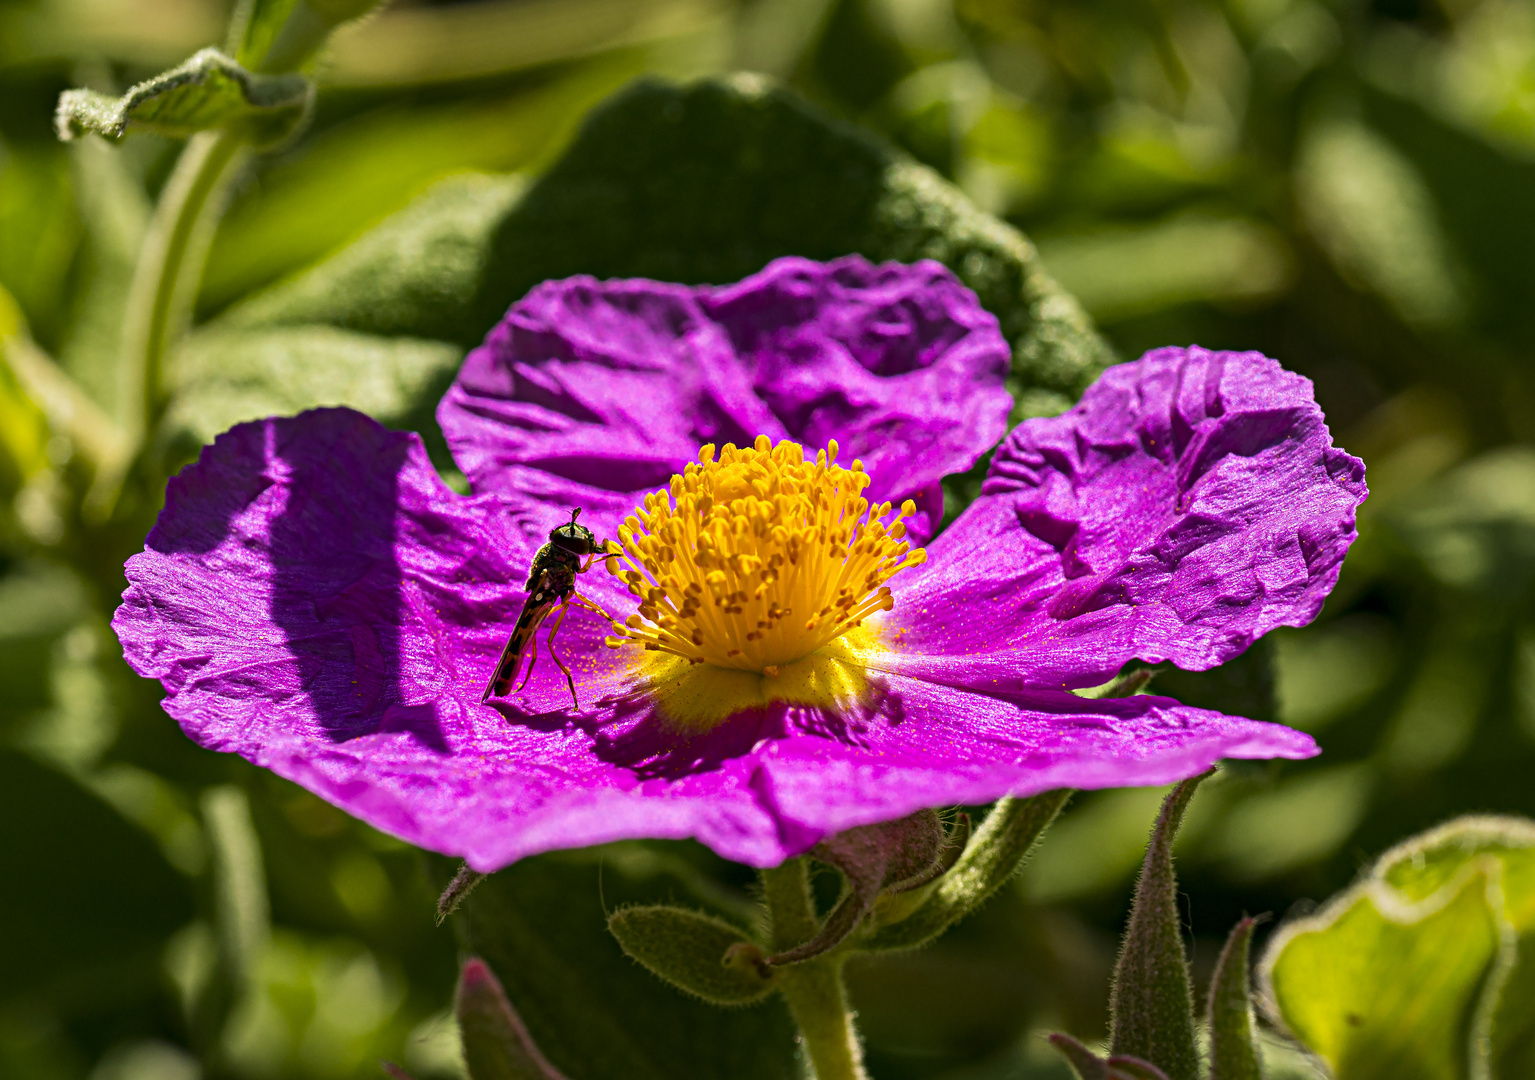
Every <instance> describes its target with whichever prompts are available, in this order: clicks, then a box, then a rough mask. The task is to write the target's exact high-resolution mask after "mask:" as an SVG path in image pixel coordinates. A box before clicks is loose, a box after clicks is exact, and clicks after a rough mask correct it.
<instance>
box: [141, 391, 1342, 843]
mask: <svg viewBox="0 0 1535 1080" xmlns="http://www.w3.org/2000/svg"><path fill="white" fill-rule="evenodd" d="M563 516H564V507H563V506H542V505H539V504H537V503H534V502H531V501H527V500H524V501H520V502H519V501H517V500H513V499H508V498H504V497H499V496H478V497H475V498H461V497H459V496H456V495H454V494H453V493H452V492H451V491H449V490H448V489H447V488H446V487H444V486H443V485H442V484H441V482H440V481H439V480H438V479H437V477H436V475H435V473H434V472H433V471H432V468H431V464H430V462H429V461H428V460H427V458H426V455H425V453H424V452H423V450H422V448H421V445H420V442H419V440H417V439H416V437H415V436H412V435H401V434H397V433H393V432H388V431H385V430H384V429H383V428H381V427H379V426H378V425H377V424H375V423H374V422H373V421H371V420H369V419H367V418H366V417H363V416H361V415H360V414H357V413H353V412H350V411H348V410H344V409H334V410H321V411H316V412H311V413H306V414H304V415H302V416H299V417H297V418H293V419H278V420H266V421H261V422H258V423H252V424H244V425H241V426H239V427H237V428H235V429H233V430H231V431H230V432H227V433H226V434H225V435H223V436H221V437H220V438H219V439H218V441H217V442H215V443H214V445H213V446H211V447H209V448H207V449H206V450H205V451H204V452H203V455H202V457H201V459H200V460H199V461H198V462H197V464H195V465H193V466H191V467H189V468H188V469H186V470H184V471H183V472H182V474H181V475H180V476H179V477H177V478H176V479H175V480H174V481H173V482H172V484H171V486H170V490H169V492H168V494H167V501H166V509H165V511H164V513H163V514H162V515H161V518H160V522H159V524H158V525H157V526H156V527H155V529H154V531H153V532H151V534H150V536H149V539H148V542H147V546H146V550H145V551H144V552H142V553H141V554H139V555H136V556H134V558H133V559H131V560H130V561H129V563H128V567H127V574H128V579H129V583H130V584H129V588H128V590H127V592H126V593H125V594H124V600H123V605H122V607H121V608H119V610H118V612H117V615H116V617H115V618H114V620H113V625H114V628H115V629H116V630H117V633H118V635H119V637H120V638H121V640H122V641H123V645H124V650H125V654H126V656H127V658H128V661H129V663H130V664H131V665H132V666H133V667H134V669H135V670H137V671H139V672H140V673H141V674H144V675H146V676H150V677H154V678H158V679H160V680H161V682H162V683H163V684H164V685H165V688H166V690H167V696H166V699H165V707H166V709H167V711H168V712H170V714H171V715H172V716H173V717H175V718H176V719H177V720H178V721H179V722H180V724H181V725H182V727H183V729H184V730H185V731H186V732H187V734H188V735H190V736H191V737H192V738H193V739H195V740H196V741H197V742H199V743H200V744H202V745H203V746H206V747H209V748H211V749H216V750H223V751H231V752H235V753H239V754H241V755H242V756H244V757H246V758H247V759H249V760H251V761H253V762H255V763H257V764H259V765H263V766H265V767H267V768H270V769H272V770H273V771H274V772H276V773H278V774H279V775H282V776H285V777H287V778H289V779H291V780H293V781H295V782H297V783H299V784H301V785H303V786H304V787H306V788H308V789H309V790H311V791H314V792H315V793H317V794H319V795H320V796H322V797H323V798H325V799H328V800H329V801H331V802H332V803H334V804H336V805H337V806H340V807H341V808H343V809H345V810H346V811H348V812H349V813H351V814H353V815H355V816H357V817H359V818H361V819H363V820H365V821H367V822H369V823H370V824H373V825H375V826H377V827H378V828H380V829H383V830H385V831H387V832H390V833H392V834H394V835H396V836H399V837H401V838H402V839H405V840H408V841H410V842H411V843H414V844H418V845H420V846H423V847H427V848H431V849H434V850H437V851H442V852H446V853H451V854H457V855H462V856H464V857H466V858H467V859H468V860H469V861H470V863H471V865H472V866H474V867H475V868H476V869H479V870H482V871H489V870H494V869H496V868H498V867H500V866H504V865H506V864H507V863H510V862H512V861H514V860H516V859H518V858H521V857H523V856H526V855H530V854H533V853H535V852H539V851H545V850H549V849H554V848H568V847H578V846H582V845H587V844H595V843H601V842H604V841H609V840H616V839H623V838H630V837H696V838H697V839H699V840H701V841H702V842H703V843H705V844H707V845H708V846H709V847H711V848H713V849H714V850H715V851H717V852H719V853H720V854H721V855H723V856H725V857H727V858H731V859H736V860H739V861H742V862H747V863H751V864H754V865H771V864H774V863H776V862H779V861H781V860H782V859H784V858H786V857H788V856H790V855H795V854H799V853H801V852H803V851H806V850H808V849H809V848H810V847H812V846H813V845H814V844H815V843H817V842H818V841H819V840H820V839H821V838H822V837H823V836H824V835H826V834H827V833H830V832H834V831H837V830H840V829H844V828H847V827H850V826H852V825H859V824H867V823H870V822H874V821H880V820H886V819H888V818H892V817H898V816H901V815H904V814H906V813H909V812H911V811H912V810H915V809H917V808H919V807H924V806H934V805H945V804H952V803H956V802H970V803H973V802H983V801H986V800H988V799H992V798H995V797H997V796H999V795H1003V794H1008V793H1014V794H1026V793H1030V792H1035V791H1041V790H1045V789H1047V788H1052V787H1060V786H1074V787H1104V786H1113V785H1121V784H1153V783H1163V782H1167V781H1170V780H1176V779H1180V778H1182V777H1184V776H1188V775H1190V774H1192V773H1195V772H1199V771H1201V770H1202V769H1203V768H1204V767H1205V766H1206V765H1208V764H1209V763H1210V762H1212V761H1214V760H1215V759H1217V758H1219V757H1270V756H1282V757H1302V756H1306V755H1308V754H1310V753H1312V752H1313V751H1314V747H1313V745H1312V743H1311V741H1310V740H1309V739H1308V738H1307V737H1306V736H1304V735H1301V734H1299V733H1297V732H1292V731H1289V730H1287V729H1284V728H1280V727H1277V726H1276V725H1271V724H1260V723H1256V722H1254V721H1249V720H1242V719H1238V718H1232V717H1223V716H1220V715H1219V714H1215V713H1210V712H1206V711H1203V710H1199V709H1190V708H1185V707H1183V706H1180V705H1178V704H1176V703H1175V702H1172V701H1168V700H1166V699H1161V698H1151V697H1138V698H1133V699H1126V700H1120V701H1088V700H1085V699H1082V698H1078V697H1076V696H1074V695H1070V694H1062V693H1055V692H1050V691H1035V692H1030V693H1027V694H1007V693H996V694H978V693H974V692H970V691H964V690H958V689H954V688H951V687H946V686H941V685H936V684H934V683H932V682H927V681H923V680H921V679H913V678H908V677H905V676H902V675H880V674H876V675H875V677H874V679H873V680H872V681H873V684H874V685H873V687H872V689H873V692H872V693H871V694H870V695H869V696H868V698H867V700H866V702H865V704H864V705H862V706H860V707H859V708H857V709H855V710H853V714H851V715H849V714H847V713H845V712H838V713H828V712H824V711H821V710H817V709H811V708H806V707H801V706H792V705H785V704H775V705H771V706H768V707H766V708H761V709H755V710H750V711H747V712H744V713H742V714H740V715H738V716H736V717H733V718H732V719H731V720H729V721H727V722H726V723H725V724H723V725H721V726H720V727H718V728H716V729H714V730H712V731H710V732H708V733H706V734H703V735H699V736H694V737H691V738H689V737H684V736H681V735H679V734H678V733H677V732H676V731H675V728H674V727H673V726H671V725H670V723H669V721H667V720H666V718H665V717H662V716H660V715H658V714H657V712H656V709H655V706H654V705H653V703H652V702H651V700H650V699H647V698H642V697H636V696H634V695H632V694H626V693H625V691H626V690H627V689H628V686H627V681H626V673H625V671H624V670H623V669H622V668H621V667H620V665H621V663H622V658H621V657H620V656H619V654H617V653H614V652H613V651H611V650H605V649H602V648H600V647H599V639H600V638H601V636H602V635H603V633H604V631H605V627H604V626H603V624H602V622H601V621H600V620H599V619H597V618H595V617H594V616H592V615H590V614H589V613H587V612H585V611H581V610H576V611H573V612H572V614H571V617H570V622H569V623H568V624H567V626H566V627H565V629H564V630H562V632H561V635H560V639H559V640H560V642H561V645H562V655H563V656H564V658H565V659H566V661H567V662H569V663H570V665H571V667H572V669H573V670H574V671H575V673H576V679H577V686H578V687H579V689H580V691H581V694H582V700H583V708H582V709H580V710H574V709H571V708H570V707H569V702H568V696H567V695H568V690H567V688H566V686H565V683H564V680H563V678H562V677H561V676H560V675H559V674H558V672H557V671H556V670H554V668H553V666H552V665H550V664H548V663H547V662H544V663H542V665H541V666H540V667H539V668H538V669H537V671H536V673H535V674H534V676H533V678H532V681H531V682H530V683H529V686H528V690H527V692H526V694H524V695H522V696H518V697H514V698H512V699H510V700H509V701H508V702H505V703H498V704H497V706H496V707H494V708H492V707H489V706H482V705H481V704H480V703H479V692H480V690H481V688H482V687H483V685H484V682H485V679H486V677H487V676H488V674H489V670H490V667H491V666H492V664H493V663H494V661H495V658H496V655H497V652H498V650H499V648H500V646H501V643H502V641H503V640H504V635H505V633H506V629H507V627H508V626H509V625H510V623H511V622H512V621H513V620H514V618H515V615H516V611H517V610H518V605H520V603H521V600H522V592H521V589H520V587H519V586H520V580H521V577H522V574H523V572H524V570H525V568H526V566H527V565H528V562H529V560H530V559H531V558H532V554H533V551H534V550H535V548H536V546H537V545H538V543H539V542H540V541H541V540H542V539H543V536H544V535H545V533H546V531H547V529H548V528H549V527H550V526H551V525H552V524H557V523H558V521H559V520H560V519H562V518H563ZM578 583H579V586H580V588H581V590H582V591H583V592H586V593H589V594H590V595H592V596H593V597H594V598H596V599H597V600H598V601H599V602H600V603H603V604H605V605H612V606H616V605H617V603H618V601H619V600H620V599H621V595H622V594H620V593H618V591H617V586H616V584H615V582H614V581H613V579H612V578H610V577H608V576H607V575H605V574H590V575H587V576H584V577H582V578H580V579H579V581H578Z"/></svg>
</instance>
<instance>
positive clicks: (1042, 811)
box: [859, 790, 1072, 950]
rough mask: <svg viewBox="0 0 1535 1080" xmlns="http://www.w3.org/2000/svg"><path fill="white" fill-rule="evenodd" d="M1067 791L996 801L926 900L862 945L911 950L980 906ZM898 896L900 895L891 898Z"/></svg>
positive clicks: (1026, 852)
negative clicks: (956, 860)
mask: <svg viewBox="0 0 1535 1080" xmlns="http://www.w3.org/2000/svg"><path fill="white" fill-rule="evenodd" d="M1071 795H1072V793H1071V791H1069V790H1062V791H1047V792H1044V793H1043V794H1041V795H1035V796H1033V797H1031V798H1027V799H1000V800H998V802H997V804H996V806H994V807H993V808H992V811H991V813H989V814H987V815H986V820H985V821H984V822H982V823H981V827H980V828H979V829H977V830H976V831H975V835H974V836H972V837H971V839H970V843H969V844H968V845H967V846H966V848H965V851H964V854H962V855H961V856H960V857H959V861H958V862H956V863H955V864H954V867H953V869H951V870H950V871H949V872H948V873H947V874H945V875H944V876H943V877H941V878H939V879H938V882H937V885H936V886H935V887H934V888H933V890H932V893H931V894H930V895H929V897H928V899H927V901H926V902H925V903H923V904H922V906H921V907H919V908H917V910H916V911H914V912H912V913H911V914H910V915H907V916H906V917H905V918H904V919H902V920H901V921H900V922H896V923H894V924H892V925H887V926H879V925H878V923H879V921H880V917H881V914H882V912H881V910H880V909H879V908H876V909H875V918H874V922H875V924H876V927H877V928H876V929H875V930H874V931H873V932H872V933H871V934H870V936H869V937H868V938H867V939H865V940H864V941H862V942H860V943H859V947H860V948H862V949H869V950H878V949H915V948H918V947H919V946H922V945H926V944H927V943H928V942H930V941H932V940H933V939H934V938H936V937H938V935H940V934H942V933H943V932H944V931H945V930H947V929H948V928H949V927H951V926H953V925H954V924H955V923H956V922H958V921H959V920H960V919H962V918H964V917H965V916H966V915H968V914H969V913H970V912H972V911H974V910H975V909H976V908H978V907H980V906H981V905H982V904H984V903H985V902H986V901H987V900H989V899H991V897H992V896H993V895H994V894H995V893H996V891H997V890H998V889H1000V888H1001V887H1002V886H1003V885H1004V884H1006V883H1007V881H1008V880H1009V879H1010V878H1011V877H1012V876H1013V875H1014V874H1016V873H1017V872H1018V870H1019V869H1020V868H1021V867H1022V866H1023V863H1024V860H1025V859H1027V858H1028V855H1029V852H1030V851H1031V850H1032V849H1033V847H1034V844H1035V843H1036V842H1037V841H1038V840H1039V838H1040V837H1041V836H1042V835H1044V831H1045V829H1047V828H1048V827H1049V826H1050V823H1051V822H1052V821H1054V820H1055V818H1056V815H1057V814H1059V813H1060V812H1061V808H1062V807H1064V806H1065V805H1066V801H1067V800H1068V799H1070V798H1071ZM892 899H893V900H895V901H899V900H900V896H899V895H897V896H896V897H894V898H892Z"/></svg>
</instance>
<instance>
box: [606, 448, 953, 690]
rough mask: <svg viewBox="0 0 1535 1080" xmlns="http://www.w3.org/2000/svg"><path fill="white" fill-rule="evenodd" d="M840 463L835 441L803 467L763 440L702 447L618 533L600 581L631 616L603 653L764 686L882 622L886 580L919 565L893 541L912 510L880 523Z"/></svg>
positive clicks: (860, 480)
mask: <svg viewBox="0 0 1535 1080" xmlns="http://www.w3.org/2000/svg"><path fill="white" fill-rule="evenodd" d="M837 453H838V447H837V444H836V442H835V441H832V442H831V443H829V444H828V446H827V447H826V449H825V450H820V451H817V453H816V455H815V459H814V461H806V460H805V451H804V448H803V447H802V446H800V445H799V444H798V443H794V442H790V441H789V440H787V439H786V440H783V441H781V442H779V443H778V444H777V445H776V446H775V445H774V444H773V443H772V440H770V439H769V438H768V437H767V436H766V435H759V436H757V438H756V439H754V440H753V441H752V445H751V446H750V447H744V448H743V447H736V446H734V445H733V444H730V443H727V444H725V446H723V447H720V448H718V449H716V447H715V446H713V445H712V444H711V445H708V446H705V447H703V448H702V449H700V450H699V452H698V461H697V462H696V463H693V464H689V465H688V466H687V468H686V469H684V470H683V472H682V474H681V475H679V476H674V477H672V479H671V482H670V484H668V485H667V487H666V488H665V489H664V490H661V491H657V492H654V493H652V494H650V495H647V496H645V499H644V502H643V506H642V507H641V508H639V509H636V511H635V513H634V514H633V515H631V516H630V517H629V518H628V519H627V520H626V521H625V523H624V526H623V527H622V528H620V529H619V530H618V535H619V544H618V545H617V546H619V547H621V548H622V555H621V562H622V566H621V567H620V566H615V565H614V563H617V562H619V561H620V560H617V559H615V560H612V561H610V562H609V570H610V571H611V572H612V573H614V574H616V575H617V576H618V577H619V579H620V580H622V581H623V582H624V583H625V584H626V585H628V586H629V591H630V593H631V594H633V595H634V596H636V597H637V598H639V599H640V601H641V604H640V606H639V610H638V612H636V613H635V614H631V615H629V616H628V617H627V618H626V619H625V620H624V623H622V624H618V623H615V624H614V628H613V629H614V635H615V636H614V637H610V638H608V639H607V642H606V643H607V644H608V645H610V646H611V647H613V648H619V647H621V646H623V645H627V644H635V643H639V644H641V645H643V646H644V647H645V648H646V649H647V650H650V651H660V652H666V653H672V654H674V655H676V656H680V657H683V658H684V659H686V660H689V661H690V662H692V663H707V664H712V665H714V666H716V667H724V668H738V669H743V670H748V671H760V672H763V673H765V674H770V675H771V674H776V673H777V669H778V667H779V666H780V665H782V664H788V663H793V662H794V661H796V660H799V659H801V658H802V657H805V656H808V655H810V654H811V653H813V652H815V651H816V650H817V649H819V648H821V647H822V646H823V645H826V644H827V643H828V642H830V641H832V640H834V639H836V638H837V637H839V636H841V635H842V634H844V633H846V632H847V631H849V630H851V629H852V628H853V627H855V626H858V625H860V624H861V623H862V621H863V620H864V618H866V617H867V616H868V615H870V614H872V613H874V612H876V611H888V610H889V609H890V607H891V605H892V604H893V603H894V601H893V600H892V599H891V596H890V590H889V589H888V588H887V587H885V582H887V581H889V580H890V578H891V577H892V576H894V575H895V574H896V573H898V572H899V571H901V570H903V569H905V568H906V567H908V566H915V565H917V564H918V563H921V562H922V561H924V559H925V558H926V553H925V552H923V551H922V550H920V549H918V550H912V549H911V545H910V544H908V543H905V542H903V538H904V536H905V534H906V527H905V525H904V524H902V522H901V520H900V519H901V518H903V517H906V516H909V515H911V514H913V513H915V512H916V505H915V504H914V503H913V502H912V501H911V500H910V499H908V500H906V501H905V502H904V503H902V504H901V508H900V512H899V513H897V514H896V515H895V516H894V518H892V519H891V520H888V521H883V520H881V519H882V518H888V517H890V511H891V507H890V504H889V503H884V504H879V505H874V506H871V505H870V503H869V502H868V501H867V500H866V499H864V498H863V491H864V488H866V487H867V486H868V483H869V477H868V474H867V473H865V472H864V471H863V463H862V462H861V461H854V462H853V467H852V468H850V469H847V468H843V467H841V466H839V465H837V463H836V462H837ZM794 611H804V612H811V613H812V614H811V617H810V618H809V619H808V620H807V621H803V622H802V621H800V620H795V619H791V618H789V616H790V615H791V614H792V613H793V612H794Z"/></svg>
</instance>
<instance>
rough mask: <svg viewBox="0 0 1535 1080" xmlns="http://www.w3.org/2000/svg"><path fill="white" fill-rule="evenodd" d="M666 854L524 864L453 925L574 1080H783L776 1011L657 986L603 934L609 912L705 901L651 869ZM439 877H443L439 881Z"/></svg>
mask: <svg viewBox="0 0 1535 1080" xmlns="http://www.w3.org/2000/svg"><path fill="white" fill-rule="evenodd" d="M665 850H668V849H666V848H661V847H659V846H656V847H652V846H644V847H634V846H629V847H625V848H622V849H618V850H616V851H615V850H613V849H607V850H603V849H597V850H595V851H593V852H590V853H572V854H568V855H544V856H538V857H535V858H532V859H525V860H523V861H522V862H519V863H517V864H515V865H513V866H511V867H508V868H507V869H505V870H503V871H501V872H500V873H497V874H492V875H491V876H490V877H488V878H486V879H485V881H483V882H482V883H481V884H480V885H479V886H478V887H477V888H476V889H475V890H474V892H473V893H472V894H470V896H469V897H468V899H467V900H465V901H464V903H463V905H462V906H461V907H460V908H459V911H458V914H457V915H456V916H454V918H453V920H452V922H453V925H454V927H455V928H456V929H457V930H458V931H459V935H460V938H461V940H462V941H463V943H464V945H465V947H466V948H468V949H469V950H470V951H471V952H474V953H476V954H478V955H480V956H482V957H484V958H485V960H486V962H487V963H489V964H490V966H491V968H492V969H493V970H494V971H495V972H496V974H497V976H498V977H499V978H500V979H501V981H502V983H503V984H504V985H505V987H506V991H507V996H508V997H509V998H510V999H511V1001H512V1002H513V1003H514V1004H515V1005H516V1007H517V1010H518V1012H519V1013H520V1014H521V1016H522V1017H523V1019H524V1020H525V1021H526V1023H527V1025H528V1029H529V1031H531V1032H532V1035H533V1038H534V1039H535V1041H536V1042H537V1044H538V1046H539V1047H540V1048H541V1049H542V1050H543V1052H544V1054H545V1055H546V1056H547V1057H548V1058H549V1060H550V1061H552V1062H553V1063H554V1064H555V1065H556V1066H557V1067H559V1068H560V1069H562V1070H563V1071H564V1072H566V1073H567V1074H569V1075H570V1076H572V1077H578V1078H579V1080H605V1078H609V1077H613V1078H618V1077H623V1078H625V1080H652V1078H654V1080H663V1078H664V1080H674V1078H676V1077H684V1076H685V1077H689V1078H690V1080H693V1078H696V1080H714V1078H718V1080H726V1078H729V1080H769V1078H771V1080H790V1078H792V1077H794V1076H796V1075H797V1072H796V1067H795V1063H794V1055H793V1046H794V1029H793V1027H792V1025H791V1024H790V1022H789V1017H788V1015H787V1012H786V1011H785V1010H784V1008H783V1006H782V1005H781V1004H780V1003H779V1002H778V1001H768V1002H764V1003H763V1004H760V1005H757V1006H754V1007H752V1008H749V1009H731V1010H727V1011H720V1010H719V1009H717V1008H716V1007H715V1006H713V1005H709V1004H706V1003H704V1002H702V1001H699V1000H697V999H696V998H691V997H688V996H687V995H685V994H683V993H682V992H680V991H677V990H673V989H672V988H670V987H668V986H666V985H664V984H662V983H659V982H657V981H656V977H655V976H654V975H652V974H651V973H650V972H648V971H646V970H645V969H643V968H641V967H640V966H639V965H638V964H636V963H635V962H634V961H633V960H631V959H629V957H627V956H625V955H624V953H623V950H622V949H621V948H620V947H619V945H618V942H617V941H616V940H614V938H613V936H612V935H611V934H609V933H608V930H607V910H610V909H612V908H615V907H618V906H619V905H623V904H654V903H664V902H667V901H669V900H672V899H673V898H675V897H677V896H681V895H689V896H692V897H693V898H695V899H703V897H702V895H701V893H702V892H704V891H706V890H703V889H700V888H699V886H698V885H697V884H696V883H695V882H693V881H691V880H689V878H688V877H687V876H686V875H682V874H678V873H676V872H674V870H673V868H672V866H671V865H670V864H669V863H668V862H667V861H666V860H665V859H664V858H660V857H652V856H653V854H655V853H658V852H662V851H665ZM630 856H634V857H630ZM449 873H451V866H450V865H445V866H444V872H443V880H444V881H446V879H447V876H448V874H449ZM605 905H606V909H607V910H605Z"/></svg>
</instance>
